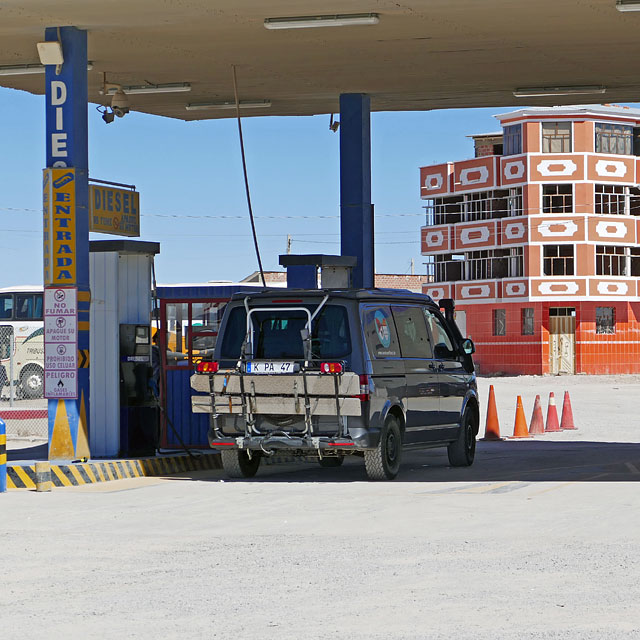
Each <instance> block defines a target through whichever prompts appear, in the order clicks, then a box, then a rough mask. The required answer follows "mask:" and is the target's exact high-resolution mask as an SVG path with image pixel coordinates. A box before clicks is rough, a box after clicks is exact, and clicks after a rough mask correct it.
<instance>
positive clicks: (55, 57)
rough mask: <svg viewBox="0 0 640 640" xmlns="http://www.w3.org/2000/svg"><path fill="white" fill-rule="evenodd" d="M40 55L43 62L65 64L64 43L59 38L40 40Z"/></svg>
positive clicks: (38, 45)
mask: <svg viewBox="0 0 640 640" xmlns="http://www.w3.org/2000/svg"><path fill="white" fill-rule="evenodd" d="M36 46H37V47H38V57H39V58H40V62H42V64H55V65H59V64H63V63H64V56H63V55H62V44H60V42H58V41H57V40H51V41H49V42H38V44H37V45H36Z"/></svg>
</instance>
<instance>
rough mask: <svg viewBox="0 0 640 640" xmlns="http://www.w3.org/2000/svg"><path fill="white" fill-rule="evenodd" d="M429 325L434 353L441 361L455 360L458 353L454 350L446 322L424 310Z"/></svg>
mask: <svg viewBox="0 0 640 640" xmlns="http://www.w3.org/2000/svg"><path fill="white" fill-rule="evenodd" d="M424 315H425V318H426V319H427V325H428V326H429V331H430V333H431V338H432V340H433V353H434V355H435V357H436V358H438V359H440V360H455V359H456V352H455V349H454V348H453V340H452V339H451V336H450V335H449V332H448V331H447V329H446V327H445V326H444V322H443V321H442V319H441V318H440V317H439V316H437V315H436V314H435V313H433V312H432V311H430V310H429V309H424Z"/></svg>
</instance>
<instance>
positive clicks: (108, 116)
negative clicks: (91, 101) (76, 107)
mask: <svg viewBox="0 0 640 640" xmlns="http://www.w3.org/2000/svg"><path fill="white" fill-rule="evenodd" d="M96 110H97V111H98V113H99V114H100V115H101V116H102V119H103V120H104V121H105V123H106V124H109V123H110V122H113V119H114V118H115V115H114V113H113V111H110V110H109V107H105V106H104V105H101V104H99V105H98V106H97V107H96Z"/></svg>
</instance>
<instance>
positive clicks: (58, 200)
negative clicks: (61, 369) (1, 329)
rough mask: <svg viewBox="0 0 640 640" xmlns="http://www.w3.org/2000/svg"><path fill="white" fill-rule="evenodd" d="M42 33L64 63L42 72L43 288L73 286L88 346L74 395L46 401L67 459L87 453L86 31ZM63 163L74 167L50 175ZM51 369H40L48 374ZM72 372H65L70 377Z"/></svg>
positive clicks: (57, 451) (52, 439)
mask: <svg viewBox="0 0 640 640" xmlns="http://www.w3.org/2000/svg"><path fill="white" fill-rule="evenodd" d="M45 40H46V41H59V42H60V43H61V45H62V53H63V57H64V64H62V65H61V67H59V68H57V67H56V66H55V65H47V67H46V73H45V85H46V91H45V95H46V103H45V116H46V166H47V168H57V170H58V173H51V172H47V171H45V185H46V187H47V188H46V189H45V201H44V202H45V207H44V208H45V234H44V281H45V300H46V297H47V289H62V288H68V289H70V290H73V289H77V317H76V316H75V315H74V317H73V318H69V321H74V322H75V321H77V341H78V345H77V348H78V350H79V351H81V352H85V356H84V357H83V358H82V359H81V358H79V357H78V354H75V355H76V362H75V366H74V365H73V364H72V365H71V367H72V368H73V369H74V370H75V371H76V372H77V373H76V377H77V397H76V398H74V395H75V390H74V391H73V392H72V393H71V394H70V396H68V397H67V398H62V397H59V396H56V399H50V400H49V402H48V407H49V459H69V458H80V457H84V456H88V455H89V445H88V429H89V419H88V416H89V368H88V357H87V356H88V349H89V303H90V292H89V182H88V178H89V159H88V158H89V153H88V135H87V130H88V123H87V105H88V92H87V32H86V31H83V30H81V29H77V28H75V27H49V28H47V29H45ZM64 169H70V170H71V169H72V170H71V171H67V172H64V174H60V179H58V180H56V179H54V176H57V175H59V172H60V171H64ZM56 182H57V183H58V184H57V185H56ZM74 183H75V187H74V186H73V185H74ZM58 187H60V189H58V190H57V191H56V189H57V188H58ZM65 187H66V188H65ZM74 202H75V204H74ZM50 293H51V292H50ZM45 341H46V337H45ZM46 357H47V356H46V355H45V359H46ZM83 365H84V366H83ZM49 373H50V372H49V371H45V376H46V375H47V374H49ZM53 373H54V374H55V373H56V372H55V371H54V372H53ZM72 373H73V372H70V375H69V376H68V378H69V379H70V380H73V379H74V376H73V375H71V374H72ZM51 379H52V378H51V377H49V382H50V383H51ZM73 381H74V380H73ZM63 382H67V380H66V379H65V380H58V383H59V385H60V388H62V387H64V384H63ZM74 382H75V381H74ZM69 384H72V382H69ZM56 386H57V385H56ZM45 389H46V382H45ZM74 389H75V388H74ZM48 395H49V397H51V394H48Z"/></svg>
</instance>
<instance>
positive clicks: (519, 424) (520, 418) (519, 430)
mask: <svg viewBox="0 0 640 640" xmlns="http://www.w3.org/2000/svg"><path fill="white" fill-rule="evenodd" d="M512 437H513V438H530V437H531V436H530V435H529V432H528V431H527V421H526V420H525V417H524V409H523V408H522V398H521V397H520V396H518V401H517V402H516V421H515V424H514V425H513V436H512Z"/></svg>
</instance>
